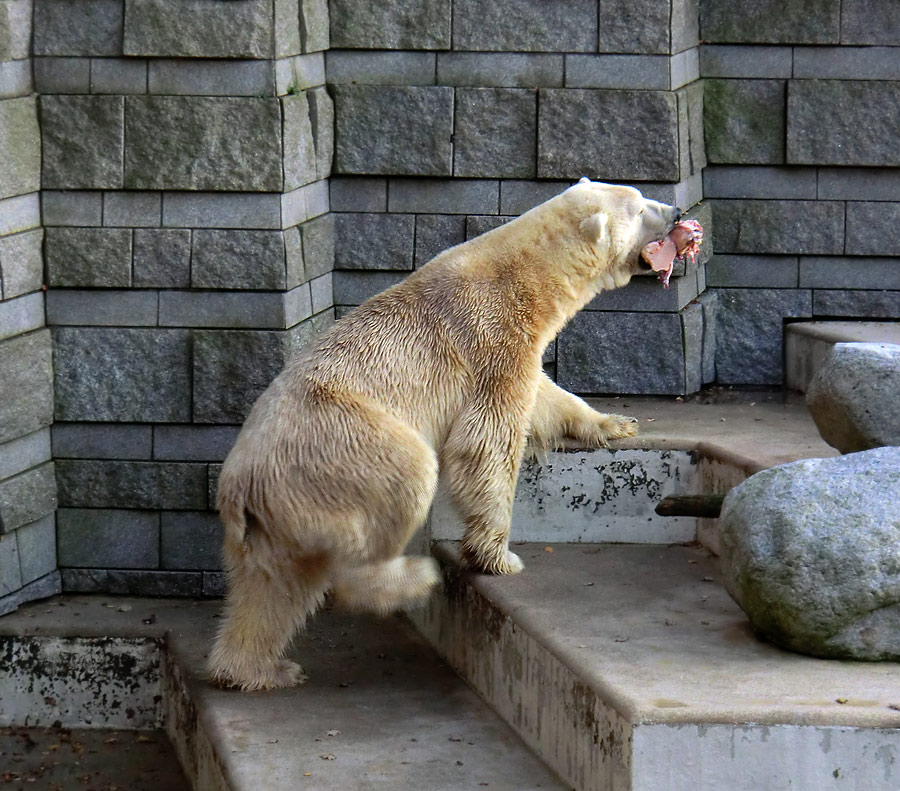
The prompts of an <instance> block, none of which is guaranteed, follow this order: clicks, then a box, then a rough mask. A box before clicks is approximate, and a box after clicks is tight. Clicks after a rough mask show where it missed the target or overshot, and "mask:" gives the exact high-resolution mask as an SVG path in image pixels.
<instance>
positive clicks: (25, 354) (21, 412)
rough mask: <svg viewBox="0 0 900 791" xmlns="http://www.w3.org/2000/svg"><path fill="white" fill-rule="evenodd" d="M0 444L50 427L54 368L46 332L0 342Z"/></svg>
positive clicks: (48, 336) (48, 334) (48, 337)
mask: <svg viewBox="0 0 900 791" xmlns="http://www.w3.org/2000/svg"><path fill="white" fill-rule="evenodd" d="M0 371H3V375H2V376H0V442H6V441H7V440H11V439H16V438H18V437H21V436H24V435H25V434H30V433H31V432H33V431H37V430H38V429H39V428H42V427H43V426H49V425H50V423H51V421H52V420H53V369H52V360H51V352H50V332H49V330H39V331H37V332H32V333H29V334H27V335H19V336H17V337H15V338H11V339H9V340H7V341H4V342H3V343H0Z"/></svg>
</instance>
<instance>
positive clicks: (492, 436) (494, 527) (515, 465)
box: [441, 404, 525, 574]
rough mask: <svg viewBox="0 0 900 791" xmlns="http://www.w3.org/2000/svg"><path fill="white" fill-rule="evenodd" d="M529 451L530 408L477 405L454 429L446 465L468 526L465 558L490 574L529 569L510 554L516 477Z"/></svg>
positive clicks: (443, 460)
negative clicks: (527, 425)
mask: <svg viewBox="0 0 900 791" xmlns="http://www.w3.org/2000/svg"><path fill="white" fill-rule="evenodd" d="M524 448H525V410H524V409H521V410H518V411H517V410H515V409H509V405H499V404H489V405H485V404H478V405H474V406H472V407H470V408H469V409H466V410H464V411H463V413H462V414H461V415H460V416H459V418H458V419H457V421H456V422H455V423H454V425H453V428H452V429H451V431H450V434H449V436H448V437H447V441H446V443H445V444H444V448H443V450H442V453H441V463H442V469H443V472H444V475H445V477H446V480H447V483H448V487H449V489H450V494H451V496H452V498H453V501H454V503H455V505H456V508H457V510H458V511H459V513H460V515H461V516H462V518H463V520H464V522H465V525H466V528H465V534H464V536H463V542H462V554H463V559H464V560H465V561H466V562H467V563H468V564H469V565H470V566H471V567H472V568H475V569H478V570H480V571H484V572H487V573H488V574H516V573H517V572H519V571H521V570H522V569H523V568H524V565H523V564H522V561H521V560H520V558H519V556H518V555H516V554H514V553H513V552H510V551H509V529H510V520H511V517H512V501H513V494H514V493H515V488H516V478H517V477H518V474H519V465H520V463H521V460H522V453H523V451H524Z"/></svg>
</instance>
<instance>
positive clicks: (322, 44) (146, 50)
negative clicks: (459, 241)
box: [0, 0, 412, 595]
mask: <svg viewBox="0 0 900 791" xmlns="http://www.w3.org/2000/svg"><path fill="white" fill-rule="evenodd" d="M34 3H35V17H34V18H35V31H34V32H35V36H34V44H33V47H34V54H35V56H36V57H35V77H36V81H37V83H38V85H37V88H38V91H39V93H40V94H41V95H40V96H39V97H38V99H37V100H36V99H35V98H34V97H33V96H31V97H24V98H21V99H18V98H17V99H16V100H15V101H14V102H10V107H9V108H4V107H3V104H2V103H0V124H2V123H6V124H7V125H8V126H10V128H13V129H15V130H16V131H17V139H21V142H19V143H17V145H18V146H19V147H20V148H21V151H19V152H18V153H17V157H16V162H17V163H18V164H17V168H16V170H15V172H14V173H13V174H12V175H11V177H10V179H9V183H10V185H11V186H10V189H14V190H15V193H14V194H15V195H17V196H18V195H19V194H20V193H23V192H25V191H26V189H27V190H31V191H34V192H35V196H34V197H35V209H36V210H37V208H38V205H37V197H38V196H37V194H36V193H37V190H38V189H42V196H41V199H42V203H43V207H42V208H43V222H44V226H45V228H44V230H43V231H41V230H40V229H38V230H34V231H32V230H29V229H28V228H27V227H23V228H22V229H21V230H22V233H16V234H13V235H10V236H9V237H8V238H9V239H11V240H13V241H9V242H7V241H6V240H7V236H6V235H4V236H2V237H0V266H3V267H4V273H5V272H6V271H7V269H8V272H9V274H8V275H5V276H4V278H3V281H2V282H3V284H4V286H5V287H6V289H7V291H8V294H9V296H10V299H11V301H15V299H19V298H20V295H22V294H27V293H28V292H29V290H31V291H36V293H37V294H39V295H40V294H41V287H42V285H43V284H44V283H46V286H47V288H48V291H47V294H46V300H47V316H48V323H49V325H50V329H51V332H47V331H46V330H44V331H43V333H39V334H38V335H37V337H38V339H39V340H40V341H41V342H42V343H43V344H44V345H42V346H40V347H39V351H40V353H42V354H43V353H44V351H43V350H44V349H45V347H46V353H47V355H48V360H47V366H46V367H45V368H40V367H36V368H32V369H30V370H29V369H26V368H25V367H24V366H23V364H22V362H17V364H16V367H14V368H13V370H14V372H16V373H15V376H14V377H13V378H16V377H18V379H19V380H23V379H24V380H27V381H21V382H19V383H18V384H19V385H20V386H22V385H25V386H28V387H30V388H32V389H33V390H34V391H35V392H41V391H40V390H39V388H38V384H39V383H40V384H41V386H43V388H44V391H43V392H46V406H43V407H42V404H44V403H45V402H44V401H42V400H41V399H40V398H32V399H31V400H29V401H23V402H22V404H21V405H19V406H17V407H15V408H13V410H12V411H13V414H12V415H11V416H10V421H11V422H10V425H11V424H13V423H16V424H21V432H22V433H24V432H26V431H30V432H32V434H33V433H34V432H35V431H38V430H42V427H45V426H47V425H48V424H49V423H50V422H51V420H52V421H53V426H52V429H51V435H52V440H53V445H52V448H53V452H52V454H51V453H50V452H49V451H47V452H46V454H45V455H39V456H37V457H35V466H34V469H35V470H36V471H39V474H40V476H41V477H40V478H39V479H38V478H35V477H34V475H36V474H38V473H35V472H31V473H30V474H31V476H32V477H30V478H29V477H28V476H29V471H25V470H19V469H16V470H14V471H13V472H11V473H10V475H9V476H8V477H9V481H10V483H9V485H8V486H5V484H6V478H0V503H4V502H5V500H4V493H9V492H15V491H24V490H26V489H27V490H28V491H29V492H33V495H32V496H31V497H30V498H24V497H23V498H21V499H22V503H23V505H21V506H19V510H18V511H9V509H8V508H7V507H6V506H5V505H2V506H0V513H2V514H3V516H2V517H0V518H2V520H3V522H2V523H3V524H4V525H13V524H16V525H18V523H19V522H22V521H23V519H25V518H26V517H28V518H31V517H32V516H35V517H37V516H38V514H37V513H36V512H34V509H33V508H31V510H28V508H30V506H29V505H28V503H38V502H40V503H43V504H45V505H46V504H47V503H49V497H50V492H49V490H48V489H47V488H46V485H45V484H46V479H47V472H46V470H48V469H49V470H51V471H52V470H53V465H49V464H48V462H49V460H50V459H55V461H54V464H55V465H56V467H55V473H56V480H57V481H58V502H59V510H58V533H59V536H58V550H59V551H58V565H59V567H60V568H61V569H62V572H63V573H62V580H63V584H64V586H65V587H66V588H67V589H70V590H78V591H93V590H109V591H113V590H116V591H127V592H130V593H144V594H151V595H153V594H189V595H201V594H202V593H203V592H204V591H207V592H215V593H221V579H220V578H218V577H215V572H216V571H217V570H218V569H219V568H220V562H221V561H220V559H219V551H218V543H219V539H220V535H219V531H218V527H217V517H216V515H215V512H214V509H215V481H216V477H215V474H212V475H211V473H210V470H211V469H212V468H215V469H216V470H217V468H218V465H220V464H221V462H222V460H223V459H224V457H225V455H226V454H227V452H228V450H229V449H230V447H231V445H232V443H233V442H234V439H235V437H236V434H237V430H238V428H239V426H240V424H241V422H242V421H243V419H244V418H245V416H246V414H247V411H248V410H249V408H250V405H251V404H252V402H253V400H254V399H255V398H256V396H257V395H258V394H259V393H260V392H261V390H262V389H263V388H264V387H265V386H266V385H267V384H268V383H269V381H271V379H272V378H273V377H274V376H275V374H277V372H278V371H279V370H280V368H281V367H282V365H283V364H284V362H285V361H286V360H287V358H288V357H289V356H290V355H291V354H292V353H294V352H295V351H296V350H297V349H298V348H299V347H300V346H302V345H303V343H305V342H308V340H309V339H310V338H311V337H312V336H313V335H314V334H315V333H316V332H319V331H321V330H322V329H323V328H324V327H326V326H327V325H328V324H329V323H330V322H331V321H333V317H334V308H333V296H332V293H333V292H332V288H331V280H330V276H331V271H332V269H333V266H334V254H335V253H334V250H335V244H334V223H333V218H332V217H331V215H330V214H329V203H328V192H329V190H328V180H329V178H330V175H331V162H332V156H333V147H334V133H333V125H334V111H333V105H332V101H331V98H330V97H329V95H328V94H327V92H326V89H325V68H324V62H325V61H324V52H323V50H325V49H327V48H328V46H329V32H328V9H327V2H325V0H241V2H235V3H221V2H219V0H191V2H188V3H177V4H171V3H167V2H157V0H149V2H148V0H86V2H83V3H82V2H79V3H72V2H69V0H34ZM26 52H27V47H26ZM4 109H6V112H3V110H4ZM38 123H40V132H39V134H38V133H37V130H38ZM29 131H33V132H34V134H31V135H30V136H29V135H27V134H26V132H29ZM0 139H2V140H4V143H3V145H6V142H5V141H6V139H7V138H6V137H5V136H3V135H0ZM41 148H43V161H42V162H41V160H40V159H39V158H38V157H39V154H40V151H41ZM3 153H5V152H0V154H3ZM29 173H30V175H29ZM29 178H30V179H31V180H30V181H29V180H28V179H29ZM0 180H2V179H0ZM7 194H8V193H6V192H2V191H0V200H2V198H5V197H6V196H7ZM15 209H16V212H17V214H18V215H25V213H26V212H27V209H28V207H27V206H23V205H22V204H21V203H19V204H16V206H15ZM34 214H35V216H37V214H38V212H37V211H35V212H34ZM17 221H18V220H17ZM34 225H35V226H38V225H39V224H38V223H37V222H35V223H34ZM16 230H19V229H18V228H17V229H16ZM41 234H43V248H44V257H45V261H38V260H37V258H38V257H39V253H40V249H41V247H40V246H41V242H42V239H41ZM7 260H9V263H8V264H7ZM410 266H412V251H410ZM6 284H8V286H7V285H6ZM42 298H43V297H42ZM2 306H3V303H0V317H2V315H3V313H2ZM29 316H30V314H29V313H28V312H27V311H23V310H21V309H19V310H17V311H16V317H15V320H16V322H18V324H23V323H27V322H28V321H29V320H30V319H29ZM51 333H52V343H53V354H54V369H53V371H52V374H51V372H50V369H49V346H50V336H51ZM0 337H2V336H0ZM24 337H25V340H28V338H29V337H30V336H27V335H26V336H24ZM16 340H18V339H14V340H13V341H11V342H10V343H11V344H14V343H15V342H16ZM17 348H18V347H15V346H11V349H12V350H13V351H16V350H17ZM3 350H4V347H3V346H2V345H0V356H2V354H3ZM29 351H30V350H29ZM25 353H26V350H25V349H24V348H23V350H22V351H21V352H19V354H25ZM37 353H38V352H37V351H34V352H31V354H32V357H33V356H34V355H35V354H37ZM23 361H24V360H23ZM41 373H43V379H40V375H41ZM35 379H39V380H40V382H39V383H38V382H35V381H34V380H35ZM11 384H15V383H11ZM4 386H6V382H5V381H4V382H3V383H0V388H2V387H4ZM0 401H2V399H0ZM0 409H3V407H0ZM43 430H46V429H43ZM11 439H13V440H15V441H21V440H16V438H11ZM4 440H5V438H0V442H2V441H4ZM2 447H3V445H0V448H2ZM2 466H3V465H2V464H0V468H2ZM38 484H40V486H39V485H38ZM53 496H54V497H56V496H57V492H56V490H55V489H54V491H53ZM7 499H8V497H7ZM23 509H24V510H23ZM54 509H55V505H54V507H53V509H51V511H52V510H54ZM22 513H24V514H25V515H24V516H22ZM10 514H11V515H10ZM21 529H23V527H17V530H21ZM31 544H34V545H35V546H37V544H38V542H36V541H32V542H31ZM23 546H26V548H27V546H30V544H28V543H27V542H25V541H22V542H20V543H19V547H18V549H19V555H20V558H21V556H22V547H23ZM20 565H21V564H20ZM56 565H57V564H56V563H54V568H55V567H56ZM23 568H24V567H23ZM209 575H213V576H212V577H210V576H209ZM27 576H28V575H27V574H26V575H25V576H24V577H23V584H25V581H24V580H25V577H27ZM207 577H209V579H206V578H207Z"/></svg>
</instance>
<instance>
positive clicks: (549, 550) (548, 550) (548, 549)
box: [544, 547, 553, 553]
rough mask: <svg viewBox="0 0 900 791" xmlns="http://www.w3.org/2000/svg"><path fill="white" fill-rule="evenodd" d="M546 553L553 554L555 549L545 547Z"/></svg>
mask: <svg viewBox="0 0 900 791" xmlns="http://www.w3.org/2000/svg"><path fill="white" fill-rule="evenodd" d="M544 552H551V553H552V552H553V547H544Z"/></svg>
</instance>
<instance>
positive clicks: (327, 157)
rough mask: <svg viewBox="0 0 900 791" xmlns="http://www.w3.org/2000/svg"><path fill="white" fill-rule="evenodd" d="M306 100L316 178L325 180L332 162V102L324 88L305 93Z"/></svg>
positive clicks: (329, 172) (329, 173)
mask: <svg viewBox="0 0 900 791" xmlns="http://www.w3.org/2000/svg"><path fill="white" fill-rule="evenodd" d="M306 98H307V99H308V100H309V120H310V123H311V124H312V135H313V142H314V144H315V148H316V177H317V178H320V179H326V178H328V177H329V176H330V175H331V163H332V161H333V160H334V102H333V101H332V100H331V96H330V95H329V94H328V90H327V89H326V88H324V87H322V88H314V89H312V90H310V91H307V92H306Z"/></svg>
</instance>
